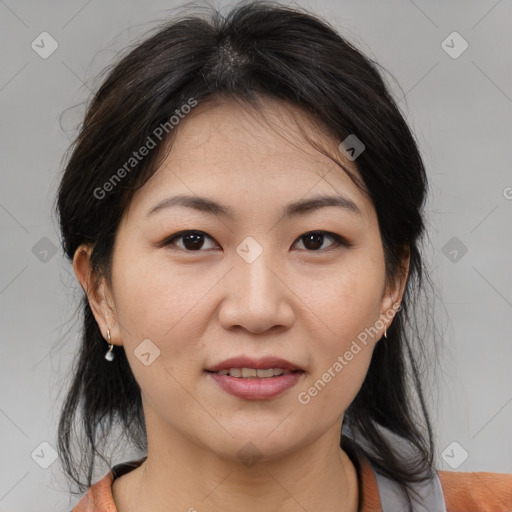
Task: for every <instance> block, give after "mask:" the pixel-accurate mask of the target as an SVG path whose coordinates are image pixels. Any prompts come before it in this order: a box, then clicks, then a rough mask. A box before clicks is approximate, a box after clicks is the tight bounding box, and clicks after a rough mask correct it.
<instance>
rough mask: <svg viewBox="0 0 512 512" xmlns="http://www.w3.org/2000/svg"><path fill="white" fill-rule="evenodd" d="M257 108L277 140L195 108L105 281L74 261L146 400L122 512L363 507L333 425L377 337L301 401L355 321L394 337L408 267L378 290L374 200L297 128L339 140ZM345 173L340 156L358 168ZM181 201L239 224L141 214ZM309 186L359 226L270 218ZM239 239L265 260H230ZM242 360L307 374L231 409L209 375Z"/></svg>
mask: <svg viewBox="0 0 512 512" xmlns="http://www.w3.org/2000/svg"><path fill="white" fill-rule="evenodd" d="M265 105H266V115H267V117H268V118H269V119H271V120H272V123H273V124H272V126H274V129H271V127H270V125H268V124H266V123H265V122H264V121H262V120H261V119H260V118H258V117H255V116H254V115H252V113H251V112H250V110H249V109H247V108H245V109H244V108H242V107H241V106H240V105H239V104H238V103H236V102H232V101H225V102H223V103H217V104H214V105H208V106H207V108H205V105H199V106H197V107H196V108H195V109H194V110H193V111H192V112H191V113H190V114H189V115H188V116H187V117H186V118H185V119H184V120H182V121H181V122H180V125H179V130H177V131H176V134H175V135H176V139H175V141H174V145H173V147H172V151H171V152H170V153H169V155H168V157H167V158H166V160H165V161H164V162H163V164H162V165H161V167H160V168H159V169H158V170H157V172H156V173H155V174H154V175H153V177H152V178H151V179H150V180H149V181H148V182H147V183H146V184H145V185H144V186H143V187H142V188H141V189H140V190H138V191H137V192H136V193H135V195H134V197H133V201H132V203H131V204H130V206H129V208H128V210H127V211H126V212H125V214H124V217H123V219H122V222H121V225H120V227H119V230H118V233H117V236H116V242H115V247H114V255H113V263H112V279H111V282H107V281H106V280H104V279H99V280H94V279H93V277H94V276H92V274H91V271H90V265H89V256H90V247H87V246H81V247H80V248H79V249H78V250H77V251H76V254H75V258H74V269H75V273H76V275H77V278H78V279H79V281H80V283H81V284H82V286H83V288H84V289H85V290H86V291H87V293H88V296H89V301H90V304H91V307H92V309H93V312H94V315H95V318H96V320H97V322H98V325H99V327H100V329H101V331H102V332H103V333H104V335H105V337H106V332H107V328H109V329H110V332H111V337H112V343H114V344H115V345H118V346H123V347H124V350H125V351H126V355H127V358H128V361H129V364H130V366H131V368H132V371H133V373H134V375H135V378H136V379H137V382H138V383H139V385H140V387H141V390H142V401H143V406H144V415H145V421H146V428H147V433H148V458H147V462H146V463H144V464H143V465H142V466H141V467H140V468H138V469H136V470H133V471H131V472H130V473H128V474H127V475H124V476H122V477H120V478H118V479H117V480H116V481H115V482H114V484H113V487H112V488H113V496H114V500H115V503H116V506H117V508H118V510H119V512H132V511H140V510H147V511H151V512H160V511H162V512H163V511H165V512H169V511H171V512H172V511H178V510H179V511H190V512H192V511H193V510H194V509H196V510H197V511H199V512H209V511H212V512H213V511H217V510H225V511H235V510H244V511H245V512H252V511H261V510H266V511H279V512H292V511H293V512H296V511H304V510H310V511H311V510H323V511H326V512H331V511H332V512H334V511H336V512H339V511H340V510H341V511H345V512H353V511H356V510H357V500H358V494H359V492H360V490H359V489H358V484H357V475H356V471H355V468H354V466H353V464H352V463H351V461H350V459H349V458H348V456H347V455H346V453H344V451H343V450H341V448H340V446H339V439H340V432H341V428H342V422H343V415H344V412H345V410H346V409H347V407H348V406H349V405H350V403H351V402H352V401H353V399H354V397H355V396H356V394H357V392H358V390H359V389H360V387H361V385H362V383H363V381H364V378H365V376H366V373H367V371H368V367H369V364H370V360H371V356H372V352H373V349H374V347H375V344H376V343H377V342H378V341H379V340H380V339H381V337H382V335H383V333H384V328H382V329H379V332H378V334H376V335H375V336H374V337H369V339H368V343H367V345H362V344H360V346H361V351H360V352H358V353H357V355H355V356H354V357H353V359H352V360H351V361H350V362H349V363H348V364H347V365H346V366H345V367H344V368H343V370H342V371H340V372H339V373H336V376H335V377H334V378H332V380H331V382H329V383H328V384H327V385H326V386H325V387H324V388H323V389H322V390H321V391H320V392H319V393H318V394H317V395H316V396H314V397H312V398H311V400H310V402H309V403H308V404H307V405H303V404H302V403H300V402H299V400H298V398H297V396H298V394H299V392H301V391H304V390H307V389H308V388H309V387H311V386H312V385H313V383H314V382H315V381H317V380H318V379H319V378H321V376H322V374H324V373H325V372H326V371H327V370H328V369H329V368H331V367H332V366H333V364H334V362H335V361H336V360H337V358H338V356H340V355H343V354H344V353H345V352H346V351H347V350H349V348H350V346H351V344H352V342H353V341H354V340H356V339H357V336H358V334H360V333H361V332H363V331H364V329H365V328H369V327H371V326H374V325H375V324H376V322H377V321H378V320H379V319H381V320H382V319H384V320H385V321H386V323H387V326H388V327H389V324H390V322H391V321H390V320H389V317H388V318H386V317H385V314H386V313H387V312H389V311H390V310H392V306H393V305H394V304H396V303H400V301H401V298H402V294H403V291H404V285H405V280H406V276H407V270H408V268H407V263H408V261H404V266H403V274H402V277H401V278H397V279H395V280H393V282H390V283H387V282H386V279H385V267H384V253H383V248H382V241H381V238H380V233H379V227H378V222H377V216H376V213H375V210H374V207H373V204H372V202H371V200H370V199H369V198H368V197H367V196H366V195H365V194H363V192H362V191H361V190H360V189H358V188H357V186H356V185H355V184H354V183H353V182H352V181H351V180H350V179H349V178H348V176H347V175H346V174H345V173H344V172H343V170H342V169H341V168H340V167H339V166H338V165H336V164H335V163H334V162H333V161H332V160H331V159H330V158H328V157H327V156H325V155H323V154H322V153H320V152H319V151H317V150H316V149H315V148H313V147H312V146H311V145H310V144H308V143H307V142H306V141H305V140H304V137H303V134H304V133H306V131H307V133H308V134H309V136H310V137H313V138H314V139H315V140H317V141H323V146H324V147H329V148H330V149H331V150H332V154H333V155H336V156H337V158H338V159H343V156H342V155H341V154H340V152H339V150H337V149H336V148H337V144H339V141H332V140H329V139H327V138H326V137H327V136H326V135H325V134H324V133H322V132H321V130H320V129H319V128H318V127H314V124H313V123H312V121H311V120H310V119H308V118H307V117H306V116H305V114H304V113H302V112H301V111H298V110H296V109H295V108H293V107H291V106H289V105H286V106H284V105H283V104H282V103H278V102H276V101H273V100H265ZM276 130H277V132H276ZM341 161H343V160H341ZM355 163H356V162H350V161H348V160H345V161H344V165H345V166H346V167H347V168H348V170H350V171H351V172H353V173H355V174H357V170H356V167H355ZM178 193H184V194H192V195H201V196H206V197H208V198H211V199H214V200H216V201H218V202H221V203H223V204H226V205H228V206H230V207H231V208H232V209H233V210H234V212H235V213H234V215H235V217H234V219H232V220H229V219H224V218H222V217H220V216H218V215H211V214H208V213H204V212H199V211H195V210H192V209H189V208H186V207H182V206H179V207H173V208H166V209H161V210H159V211H158V212H155V213H153V214H152V215H149V216H148V215H147V212H148V211H149V210H150V209H151V208H152V207H153V206H155V205H156V204H157V203H159V202H160V201H161V200H163V199H165V198H167V197H170V196H173V195H175V194H178ZM321 193H325V194H330V195H334V194H341V195H343V196H345V197H348V198H350V199H351V200H352V201H354V202H355V203H356V205H357V206H358V207H359V209H360V210H361V212H362V215H361V216H357V215H355V214H353V213H351V212H349V211H347V210H343V209H340V208H336V207H326V208H321V209H318V210H314V211H311V212H308V213H307V214H306V215H303V216H301V217H296V218H290V219H282V218H281V217H280V214H279V212H280V211H281V209H282V208H283V207H284V206H285V205H287V204H288V203H290V202H293V201H297V200H300V199H305V198H310V197H312V196H315V195H318V194H321ZM187 229H192V230H198V231H202V232H204V233H206V234H207V235H208V236H205V237H204V238H203V239H202V240H203V246H202V247H200V248H199V249H198V250H195V251H194V250H191V249H190V246H191V244H189V245H187V246H186V245H185V243H186V241H185V240H184V239H183V238H179V239H177V240H175V241H174V243H173V244H169V245H163V246H162V245H159V243H160V242H162V241H164V240H165V239H168V238H169V237H170V236H171V235H174V234H175V233H178V232H179V231H182V230H187ZM313 230H322V231H327V232H332V233H335V234H337V235H339V236H341V237H343V238H345V239H346V240H347V241H349V242H350V243H351V244H352V245H351V246H350V247H345V246H343V245H339V246H337V245H336V243H335V240H334V239H332V238H330V237H329V236H328V234H325V237H324V239H323V242H322V240H321V239H320V240H319V242H318V246H315V247H319V246H320V244H322V245H321V246H320V247H319V248H315V247H313V245H312V244H311V243H310V244H309V245H307V244H308V242H307V241H305V240H304V238H303V235H305V234H307V233H308V232H310V231H313ZM247 236H251V237H253V238H254V239H255V240H256V241H257V243H258V244H259V246H260V247H261V248H262V249H263V252H262V253H261V254H260V255H259V256H258V257H257V258H256V259H255V261H253V262H251V263H248V262H247V261H246V260H244V259H243V258H241V257H240V256H239V255H238V253H237V251H236V249H237V247H238V246H239V245H240V244H241V242H242V241H243V240H244V239H245V238H246V237H247ZM209 237H211V238H209ZM186 247H189V249H188V252H187V248H186ZM311 247H313V248H311ZM379 325H381V324H379ZM145 339H150V340H151V341H152V343H154V345H155V346H157V347H158V349H159V350H160V357H158V358H156V359H155V360H154V362H152V363H151V364H150V365H148V366H146V365H144V364H142V362H141V361H140V360H139V359H138V358H137V357H136V355H135V354H134V350H135V349H136V348H137V346H139V344H140V343H141V342H142V340H145ZM106 349H107V344H106V343H105V350H106ZM117 350H118V349H117ZM237 355H247V356H251V357H255V358H259V357H263V356H267V355H275V356H278V357H282V358H284V359H287V360H288V361H291V362H293V363H294V364H296V365H298V366H300V367H301V368H303V369H304V370H305V373H304V375H303V376H302V377H301V380H300V382H299V383H298V384H297V385H296V386H294V387H293V388H292V389H289V390H287V391H286V392H285V393H284V394H282V395H281V396H279V397H277V398H274V399H270V400H244V399H240V398H236V397H233V396H231V395H229V394H227V393H226V392H224V391H223V390H222V389H221V388H220V387H219V386H218V385H217V384H216V383H215V382H213V380H212V379H211V378H210V376H209V375H208V374H207V373H205V371H204V370H205V368H206V367H208V366H211V365H213V364H214V363H218V362H221V361H223V360H225V359H227V358H229V357H233V356H237ZM247 443H252V444H253V445H254V446H255V447H256V450H257V452H258V454H259V457H260V458H259V459H258V462H257V463H256V464H254V465H249V464H247V463H246V462H244V460H242V459H241V458H240V457H239V456H237V452H238V451H239V450H240V449H241V448H242V447H244V446H246V445H247Z"/></svg>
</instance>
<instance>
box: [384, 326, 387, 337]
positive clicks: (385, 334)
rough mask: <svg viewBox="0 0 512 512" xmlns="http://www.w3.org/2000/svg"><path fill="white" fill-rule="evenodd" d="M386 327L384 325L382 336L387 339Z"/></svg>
mask: <svg viewBox="0 0 512 512" xmlns="http://www.w3.org/2000/svg"><path fill="white" fill-rule="evenodd" d="M386 327H387V326H386V325H385V326H384V338H386V339H387V338H388V334H387V330H386Z"/></svg>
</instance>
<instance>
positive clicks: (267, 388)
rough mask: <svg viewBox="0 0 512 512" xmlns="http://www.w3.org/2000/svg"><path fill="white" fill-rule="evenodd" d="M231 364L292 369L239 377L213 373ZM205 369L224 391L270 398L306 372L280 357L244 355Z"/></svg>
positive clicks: (260, 398)
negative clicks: (282, 372) (279, 372)
mask: <svg viewBox="0 0 512 512" xmlns="http://www.w3.org/2000/svg"><path fill="white" fill-rule="evenodd" d="M230 368H255V369H256V370H258V369H259V370H265V369H268V368H281V369H283V370H288V371H290V372H291V373H287V374H284V375H278V376H274V377H268V378H260V377H249V378H242V377H232V376H231V375H220V374H218V373H215V372H218V371H220V370H229V369H230ZM205 371H206V372H207V373H208V376H209V377H210V378H211V379H212V380H213V381H214V382H215V383H216V384H217V385H218V386H219V387H220V388H221V389H222V390H224V391H225V392H226V393H229V394H230V395H232V396H235V397H237V398H242V399H244V400H270V399H272V398H276V397H278V396H279V395H281V394H283V393H284V392H285V391H287V390H289V389H290V388H292V387H293V386H295V385H296V384H297V382H298V381H299V380H300V379H301V378H302V377H303V376H304V375H305V371H304V370H303V369H302V368H300V367H299V366H297V365H296V364H294V363H291V362H290V361H287V360H286V359H282V358H280V357H263V358H261V359H253V358H251V357H246V356H238V357H232V358H230V359H226V360H225V361H222V362H220V363H217V364H215V365H213V366H211V367H210V368H207V369H206V370H205Z"/></svg>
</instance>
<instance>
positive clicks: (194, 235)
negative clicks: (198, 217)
mask: <svg viewBox="0 0 512 512" xmlns="http://www.w3.org/2000/svg"><path fill="white" fill-rule="evenodd" d="M205 238H208V239H210V240H213V238H211V237H210V236H209V235H207V234H206V233H204V232H202V231H190V230H189V231H181V232H179V233H176V234H175V235H173V236H172V237H170V238H167V239H166V240H165V241H164V243H163V244H162V245H176V244H175V241H176V240H180V239H181V240H182V246H181V247H180V246H178V247H179V248H180V249H184V250H185V251H187V252H194V251H196V252H197V251H200V250H201V249H202V248H203V246H204V243H205V240H204V239H205Z"/></svg>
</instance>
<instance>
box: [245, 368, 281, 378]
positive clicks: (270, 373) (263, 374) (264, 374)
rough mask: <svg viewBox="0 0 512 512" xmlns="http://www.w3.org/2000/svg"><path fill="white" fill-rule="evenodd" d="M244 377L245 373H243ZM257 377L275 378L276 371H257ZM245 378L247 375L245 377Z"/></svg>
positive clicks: (270, 369) (271, 369)
mask: <svg viewBox="0 0 512 512" xmlns="http://www.w3.org/2000/svg"><path fill="white" fill-rule="evenodd" d="M242 375H243V373H242ZM256 375H257V376H258V377H273V376H274V369H273V368H269V369H268V370H259V369H258V370H256ZM244 377H245V375H244Z"/></svg>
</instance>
